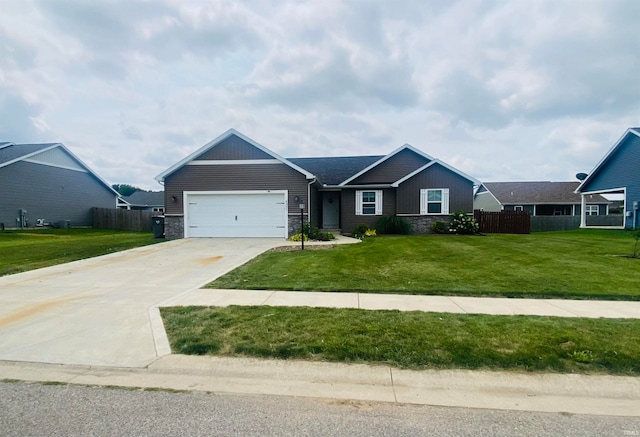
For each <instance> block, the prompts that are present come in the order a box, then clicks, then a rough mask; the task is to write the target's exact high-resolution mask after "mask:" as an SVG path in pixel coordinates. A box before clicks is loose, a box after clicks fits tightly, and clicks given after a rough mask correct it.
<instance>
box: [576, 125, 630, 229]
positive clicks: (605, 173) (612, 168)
mask: <svg viewBox="0 0 640 437" xmlns="http://www.w3.org/2000/svg"><path fill="white" fill-rule="evenodd" d="M622 187H626V188H627V199H626V200H627V202H626V210H627V211H631V210H632V208H633V206H632V205H633V202H634V201H640V137H638V136H637V135H635V134H632V133H629V134H628V135H627V137H626V138H625V139H624V140H623V142H621V143H620V144H619V146H618V148H617V150H616V151H615V152H614V153H612V154H611V155H610V156H609V159H608V160H607V161H606V162H605V163H604V165H603V166H602V167H600V171H598V173H596V174H595V175H594V176H593V178H591V179H590V180H589V182H587V183H586V184H585V185H584V186H583V187H582V189H581V191H582V192H589V191H601V190H609V189H613V188H622ZM631 222H632V220H627V226H630V225H632V223H631Z"/></svg>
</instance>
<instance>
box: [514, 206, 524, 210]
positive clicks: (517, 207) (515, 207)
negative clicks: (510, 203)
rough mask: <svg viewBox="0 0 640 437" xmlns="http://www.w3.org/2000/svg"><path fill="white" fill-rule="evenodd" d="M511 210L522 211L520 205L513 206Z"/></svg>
mask: <svg viewBox="0 0 640 437" xmlns="http://www.w3.org/2000/svg"><path fill="white" fill-rule="evenodd" d="M513 210H514V211H522V210H523V208H522V205H516V206H514V207H513Z"/></svg>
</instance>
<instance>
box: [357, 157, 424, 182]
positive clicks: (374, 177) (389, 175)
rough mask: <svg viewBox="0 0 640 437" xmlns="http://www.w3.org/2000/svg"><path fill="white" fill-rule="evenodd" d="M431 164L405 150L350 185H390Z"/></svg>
mask: <svg viewBox="0 0 640 437" xmlns="http://www.w3.org/2000/svg"><path fill="white" fill-rule="evenodd" d="M428 163H429V160H428V159H426V158H424V157H422V156H420V155H418V154H417V153H415V152H413V151H411V150H408V149H405V150H402V151H401V152H398V153H397V154H396V155H394V156H392V157H391V158H389V159H387V160H386V161H384V162H383V163H381V164H379V165H377V166H376V167H374V168H372V169H371V170H369V171H368V172H366V173H365V174H363V175H361V176H359V177H357V178H356V179H355V180H353V181H351V182H350V183H349V185H358V184H390V183H393V182H396V181H397V180H399V179H402V178H403V177H405V176H406V175H408V174H409V173H412V172H414V171H416V170H417V169H419V168H420V167H422V166H423V165H426V164H428Z"/></svg>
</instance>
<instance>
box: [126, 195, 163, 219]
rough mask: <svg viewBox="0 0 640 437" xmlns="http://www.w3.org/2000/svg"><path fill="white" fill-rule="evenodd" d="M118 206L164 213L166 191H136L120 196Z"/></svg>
mask: <svg viewBox="0 0 640 437" xmlns="http://www.w3.org/2000/svg"><path fill="white" fill-rule="evenodd" d="M118 208H120V209H137V210H141V211H151V212H157V213H158V214H162V213H164V191H136V192H134V193H133V194H132V195H130V196H125V197H120V198H118Z"/></svg>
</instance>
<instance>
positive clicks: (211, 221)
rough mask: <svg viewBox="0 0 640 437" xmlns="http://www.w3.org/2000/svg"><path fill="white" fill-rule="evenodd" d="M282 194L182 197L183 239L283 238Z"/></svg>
mask: <svg viewBox="0 0 640 437" xmlns="http://www.w3.org/2000/svg"><path fill="white" fill-rule="evenodd" d="M285 199H286V192H282V191H280V192H232V193H229V192H225V193H186V203H185V204H186V207H187V210H186V214H185V236H186V237H280V238H286V237H287V233H286V222H287V210H286V202H285Z"/></svg>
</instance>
